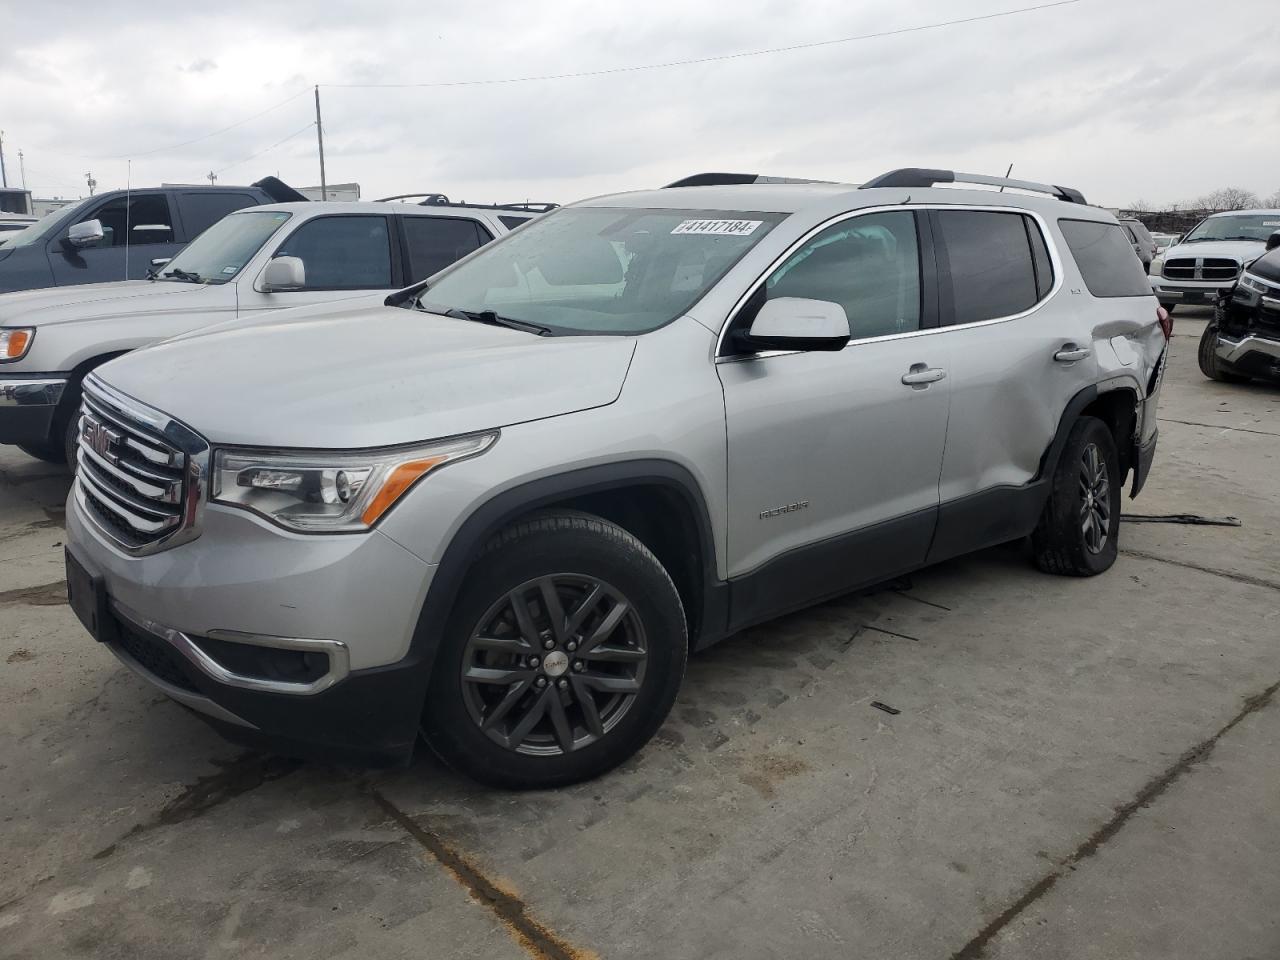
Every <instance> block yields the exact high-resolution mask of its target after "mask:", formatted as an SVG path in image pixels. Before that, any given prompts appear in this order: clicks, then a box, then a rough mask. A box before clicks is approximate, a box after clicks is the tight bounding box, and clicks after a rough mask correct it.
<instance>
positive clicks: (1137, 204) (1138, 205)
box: [1125, 200, 1151, 213]
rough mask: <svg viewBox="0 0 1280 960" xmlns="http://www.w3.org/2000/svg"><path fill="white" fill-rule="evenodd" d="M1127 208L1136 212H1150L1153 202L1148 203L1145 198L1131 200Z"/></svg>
mask: <svg viewBox="0 0 1280 960" xmlns="http://www.w3.org/2000/svg"><path fill="white" fill-rule="evenodd" d="M1125 209H1126V210H1131V211H1132V212H1134V213H1150V212H1151V204H1149V203H1147V201H1145V200H1131V201H1129V205H1128V206H1127V207H1125Z"/></svg>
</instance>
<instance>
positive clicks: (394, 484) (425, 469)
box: [360, 456, 449, 526]
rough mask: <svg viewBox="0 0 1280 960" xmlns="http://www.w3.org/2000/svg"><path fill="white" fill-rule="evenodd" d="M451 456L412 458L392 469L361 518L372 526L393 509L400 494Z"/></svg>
mask: <svg viewBox="0 0 1280 960" xmlns="http://www.w3.org/2000/svg"><path fill="white" fill-rule="evenodd" d="M448 459H449V458H448V457H447V456H440V457H427V458H426V459H425V460H410V461H409V462H408V463H402V464H400V466H398V467H396V468H395V469H394V470H392V471H391V476H389V477H387V481H386V483H384V484H383V485H382V489H381V490H379V491H378V495H377V496H376V497H374V498H373V500H372V501H371V502H370V503H369V506H367V507H365V509H364V513H363V514H361V516H360V520H361V521H362V522H363V523H366V524H368V525H369V526H372V525H373V524H375V523H377V521H378V518H379V517H380V516H382V515H383V514H384V513H386V512H387V511H388V510H390V509H391V505H392V504H393V503H395V502H396V501H397V500H399V499H400V495H401V494H403V493H404V492H405V491H406V490H408V489H409V488H410V487H411V486H413V485H414V484H415V483H417V482H418V480H420V479H421V478H422V477H424V476H425V475H426V474H427V473H429V472H430V471H431V469H432V468H433V467H437V466H439V465H440V464H442V463H444V462H445V461H446V460H448Z"/></svg>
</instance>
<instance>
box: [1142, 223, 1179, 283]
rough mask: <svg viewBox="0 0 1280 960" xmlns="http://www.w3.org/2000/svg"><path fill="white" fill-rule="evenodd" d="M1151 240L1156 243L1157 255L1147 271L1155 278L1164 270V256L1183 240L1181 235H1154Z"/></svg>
mask: <svg viewBox="0 0 1280 960" xmlns="http://www.w3.org/2000/svg"><path fill="white" fill-rule="evenodd" d="M1151 239H1152V240H1154V241H1155V242H1156V255H1155V256H1154V257H1153V258H1152V259H1151V265H1150V267H1149V268H1148V269H1147V273H1149V274H1151V275H1153V276H1159V274H1160V272H1161V271H1162V270H1163V269H1164V255H1165V254H1166V253H1167V252H1168V251H1169V248H1170V247H1172V246H1174V245H1175V244H1177V242H1178V241H1179V240H1181V239H1182V234H1180V233H1153V234H1151Z"/></svg>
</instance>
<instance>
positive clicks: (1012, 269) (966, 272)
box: [934, 210, 1132, 323]
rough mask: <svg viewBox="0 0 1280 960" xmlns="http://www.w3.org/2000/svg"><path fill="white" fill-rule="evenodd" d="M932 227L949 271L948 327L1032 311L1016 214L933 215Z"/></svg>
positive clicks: (1026, 249) (1031, 284)
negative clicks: (951, 312) (951, 305)
mask: <svg viewBox="0 0 1280 960" xmlns="http://www.w3.org/2000/svg"><path fill="white" fill-rule="evenodd" d="M934 223H935V229H936V232H937V234H938V236H939V239H941V241H942V243H943V244H944V245H945V248H946V255H947V259H948V261H949V262H950V266H951V298H952V301H953V303H954V308H955V316H954V317H953V319H952V322H953V323H976V322H978V321H980V320H994V319H996V318H997V317H1009V316H1013V315H1014V314H1016V313H1022V311H1024V310H1028V309H1030V308H1031V307H1033V306H1035V304H1036V302H1037V301H1038V300H1039V299H1040V294H1039V291H1038V290H1037V288H1036V268H1035V264H1034V262H1033V260H1032V257H1031V243H1030V240H1029V239H1028V237H1027V228H1026V226H1025V225H1024V223H1023V217H1022V214H1020V213H994V212H988V211H983V210H939V211H936V212H935V213H934ZM1130 255H1132V254H1130Z"/></svg>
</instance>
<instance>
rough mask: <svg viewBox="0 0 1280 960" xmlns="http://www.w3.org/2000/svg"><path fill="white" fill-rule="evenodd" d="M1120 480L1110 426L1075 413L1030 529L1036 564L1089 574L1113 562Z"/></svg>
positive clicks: (1053, 570)
mask: <svg viewBox="0 0 1280 960" xmlns="http://www.w3.org/2000/svg"><path fill="white" fill-rule="evenodd" d="M1123 482H1124V476H1123V475H1122V474H1121V473H1120V457H1119V455H1118V454H1117V451H1116V443H1115V440H1114V439H1113V438H1112V436H1111V431H1110V430H1109V429H1108V428H1107V425H1106V424H1105V423H1103V422H1102V421H1101V420H1099V419H1097V418H1096V417H1081V418H1080V419H1079V420H1077V421H1076V423H1075V425H1074V426H1073V427H1072V428H1071V433H1070V434H1069V435H1068V436H1067V445H1066V447H1065V448H1064V449H1063V451H1062V456H1061V457H1060V458H1059V459H1058V465H1057V467H1056V468H1055V470H1054V472H1053V478H1052V483H1051V487H1050V492H1049V499H1048V501H1047V502H1046V503H1045V506H1044V512H1043V513H1042V514H1041V515H1040V522H1039V523H1038V524H1037V525H1036V529H1035V531H1034V532H1033V533H1032V534H1031V545H1032V548H1033V550H1034V553H1035V559H1036V565H1037V566H1038V567H1040V569H1041V570H1044V571H1045V572H1047V573H1057V574H1061V575H1063V576H1072V577H1092V576H1095V575H1097V574H1099V573H1102V572H1103V571H1105V570H1107V569H1109V568H1110V567H1111V565H1112V564H1113V563H1115V562H1116V554H1117V553H1118V552H1119V551H1118V539H1119V534H1120V485H1121V484H1122V483H1123Z"/></svg>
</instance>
